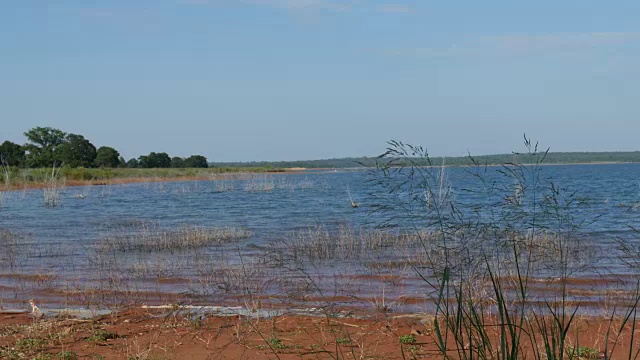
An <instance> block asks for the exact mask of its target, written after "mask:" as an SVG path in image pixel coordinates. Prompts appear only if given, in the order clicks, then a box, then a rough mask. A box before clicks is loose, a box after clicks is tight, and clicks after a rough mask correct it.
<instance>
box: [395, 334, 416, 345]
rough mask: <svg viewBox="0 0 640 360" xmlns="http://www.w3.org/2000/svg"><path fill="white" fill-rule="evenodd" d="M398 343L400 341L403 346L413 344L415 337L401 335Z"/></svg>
mask: <svg viewBox="0 0 640 360" xmlns="http://www.w3.org/2000/svg"><path fill="white" fill-rule="evenodd" d="M398 341H400V343H401V344H405V345H409V344H415V343H416V337H415V336H413V335H411V334H409V335H402V336H400V337H398Z"/></svg>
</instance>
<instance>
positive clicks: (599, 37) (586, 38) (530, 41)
mask: <svg viewBox="0 0 640 360" xmlns="http://www.w3.org/2000/svg"><path fill="white" fill-rule="evenodd" d="M474 43H475V45H477V46H480V47H486V48H489V49H491V48H493V49H496V50H500V51H506V52H511V53H546V52H576V51H583V50H589V49H593V48H603V47H619V46H626V45H630V44H638V43H640V32H589V33H555V34H541V35H499V36H480V37H478V38H476V39H475V40H474Z"/></svg>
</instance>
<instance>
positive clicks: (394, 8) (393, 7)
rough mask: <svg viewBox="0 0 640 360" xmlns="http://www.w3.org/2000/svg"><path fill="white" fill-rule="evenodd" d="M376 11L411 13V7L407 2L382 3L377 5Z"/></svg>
mask: <svg viewBox="0 0 640 360" xmlns="http://www.w3.org/2000/svg"><path fill="white" fill-rule="evenodd" d="M376 11H378V12H381V13H385V14H409V13H411V8H410V7H409V6H408V5H405V4H381V5H377V6H376Z"/></svg>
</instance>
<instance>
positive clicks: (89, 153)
mask: <svg viewBox="0 0 640 360" xmlns="http://www.w3.org/2000/svg"><path fill="white" fill-rule="evenodd" d="M54 157H55V159H57V160H58V161H60V162H61V163H63V164H65V165H67V166H70V167H92V166H93V165H94V161H95V159H96V147H95V146H93V144H92V143H91V142H90V141H89V140H87V139H85V138H84V136H82V135H78V134H69V135H67V136H66V137H65V141H64V142H63V143H62V144H60V145H59V146H58V147H57V148H56V149H55V152H54Z"/></svg>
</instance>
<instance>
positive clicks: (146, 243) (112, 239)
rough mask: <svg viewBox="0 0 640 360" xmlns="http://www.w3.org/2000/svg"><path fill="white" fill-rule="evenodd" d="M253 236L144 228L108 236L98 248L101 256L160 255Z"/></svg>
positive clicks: (186, 228) (237, 232)
mask: <svg viewBox="0 0 640 360" xmlns="http://www.w3.org/2000/svg"><path fill="white" fill-rule="evenodd" d="M249 236H251V232H250V231H248V230H245V229H240V228H235V227H213V228H207V227H198V226H183V227H180V228H178V229H164V228H160V227H158V226H154V225H143V226H142V227H141V228H139V229H136V230H135V231H131V230H129V229H120V230H119V231H114V232H111V233H110V234H108V235H106V236H105V237H104V238H103V239H102V240H101V241H99V242H98V244H97V245H96V250H97V251H98V252H113V251H120V252H125V251H146V252H161V251H173V250H185V249H196V248H201V247H205V246H211V245H216V244H222V243H227V242H233V241H238V240H242V239H246V238H248V237H249Z"/></svg>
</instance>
